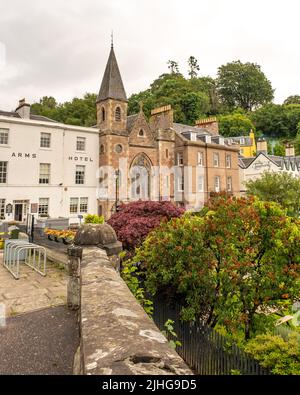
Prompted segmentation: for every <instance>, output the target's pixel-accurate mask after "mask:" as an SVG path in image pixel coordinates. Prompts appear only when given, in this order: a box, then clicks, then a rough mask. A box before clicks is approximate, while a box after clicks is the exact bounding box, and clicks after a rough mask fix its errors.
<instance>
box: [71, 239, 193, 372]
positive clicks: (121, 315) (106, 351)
mask: <svg viewBox="0 0 300 395" xmlns="http://www.w3.org/2000/svg"><path fill="white" fill-rule="evenodd" d="M80 283H81V287H80V288H81V295H80V296H81V302H80V310H79V322H80V333H81V345H80V349H79V350H78V352H77V354H76V357H75V363H74V373H75V374H88V375H105V374H109V375H122V374H123V375H137V374H145V375H152V374H153V375H154V374H192V372H191V371H190V369H189V368H188V367H187V366H186V364H185V363H184V362H183V360H182V359H181V358H180V357H179V356H178V354H177V353H176V352H175V351H174V350H173V349H171V348H170V347H169V345H168V343H167V340H166V338H165V337H164V336H163V335H162V334H161V332H160V331H159V330H158V328H157V327H156V326H155V324H154V322H153V321H152V320H151V319H150V318H149V317H148V316H147V314H146V313H145V312H144V310H143V309H142V307H141V306H140V305H139V304H138V302H137V301H136V299H135V298H134V296H133V295H132V294H131V292H130V291H129V289H128V287H127V285H126V284H125V283H124V281H123V280H122V278H121V277H120V275H119V274H118V273H117V272H116V271H115V270H114V268H113V266H112V265H111V263H110V261H109V259H108V257H107V255H106V252H105V251H104V250H101V249H100V248H97V247H88V248H85V249H84V250H83V255H82V261H81V271H80Z"/></svg>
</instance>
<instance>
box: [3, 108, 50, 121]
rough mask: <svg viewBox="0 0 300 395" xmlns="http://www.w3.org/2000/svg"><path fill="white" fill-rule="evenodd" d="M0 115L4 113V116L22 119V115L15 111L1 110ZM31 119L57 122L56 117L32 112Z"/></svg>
mask: <svg viewBox="0 0 300 395" xmlns="http://www.w3.org/2000/svg"><path fill="white" fill-rule="evenodd" d="M0 115H3V116H4V117H12V118H19V119H21V117H20V115H19V114H18V113H17V112H15V111H1V110H0ZM30 119H31V120H32V121H44V122H57V121H55V120H54V119H50V118H47V117H44V116H43V115H34V114H30Z"/></svg>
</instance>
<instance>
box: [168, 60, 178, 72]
mask: <svg viewBox="0 0 300 395" xmlns="http://www.w3.org/2000/svg"><path fill="white" fill-rule="evenodd" d="M167 64H168V69H169V70H170V72H171V74H177V73H179V66H178V63H177V62H175V61H174V60H168V63H167Z"/></svg>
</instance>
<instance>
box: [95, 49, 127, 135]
mask: <svg viewBox="0 0 300 395" xmlns="http://www.w3.org/2000/svg"><path fill="white" fill-rule="evenodd" d="M127 103H128V101H127V97H126V92H125V89H124V85H123V81H122V77H121V74H120V70H119V66H118V63H117V59H116V55H115V52H114V47H113V44H112V45H111V50H110V54H109V58H108V61H107V65H106V69H105V72H104V76H103V80H102V84H101V88H100V91H99V95H98V98H97V126H98V127H99V129H100V130H101V131H103V132H104V131H109V130H110V131H114V132H123V131H125V130H126V122H127V105H128V104H127Z"/></svg>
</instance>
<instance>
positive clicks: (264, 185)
mask: <svg viewBox="0 0 300 395" xmlns="http://www.w3.org/2000/svg"><path fill="white" fill-rule="evenodd" d="M246 188H247V194H248V195H249V196H250V195H254V196H257V197H258V198H259V199H261V200H264V201H273V202H276V203H279V204H280V205H281V206H282V207H283V208H285V209H286V210H287V213H288V215H291V216H294V217H298V216H299V214H300V179H299V178H298V177H293V176H292V175H291V174H289V173H286V172H282V173H269V172H265V173H263V175H262V176H261V177H260V178H258V179H256V180H250V181H248V182H247V183H246Z"/></svg>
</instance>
